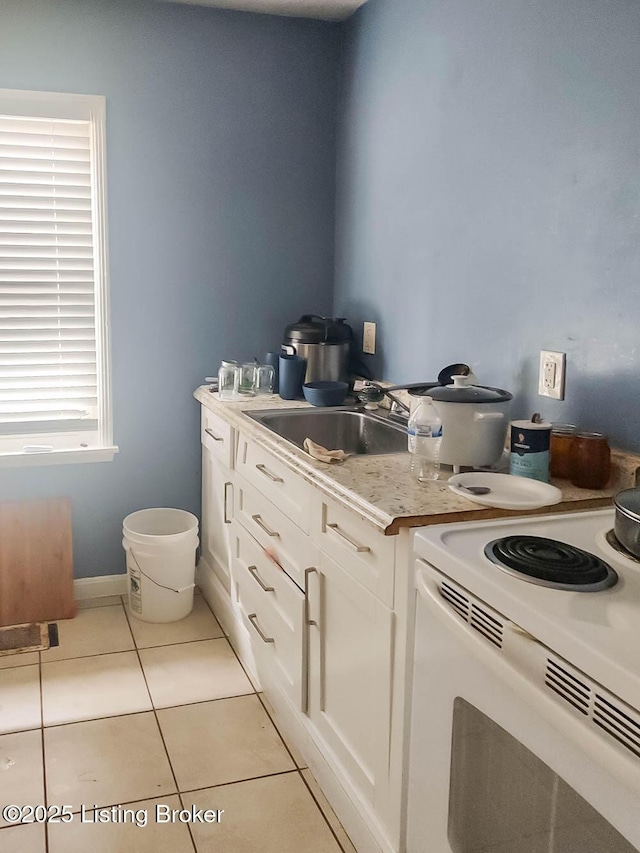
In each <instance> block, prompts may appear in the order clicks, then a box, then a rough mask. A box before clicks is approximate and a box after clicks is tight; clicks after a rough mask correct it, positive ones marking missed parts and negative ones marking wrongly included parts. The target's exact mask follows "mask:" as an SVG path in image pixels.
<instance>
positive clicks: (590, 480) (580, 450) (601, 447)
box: [571, 432, 611, 489]
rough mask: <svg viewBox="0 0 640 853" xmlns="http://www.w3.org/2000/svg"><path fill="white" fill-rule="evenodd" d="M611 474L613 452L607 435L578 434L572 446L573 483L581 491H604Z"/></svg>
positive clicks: (594, 433) (593, 433)
mask: <svg viewBox="0 0 640 853" xmlns="http://www.w3.org/2000/svg"><path fill="white" fill-rule="evenodd" d="M610 474H611V450H610V448H609V442H608V441H607V437H606V435H603V434H602V433H600V432H577V433H576V434H575V435H574V437H573V442H572V444H571V482H572V483H573V485H574V486H579V487H580V488H581V489H604V487H605V486H606V485H607V482H608V481H609V475H610Z"/></svg>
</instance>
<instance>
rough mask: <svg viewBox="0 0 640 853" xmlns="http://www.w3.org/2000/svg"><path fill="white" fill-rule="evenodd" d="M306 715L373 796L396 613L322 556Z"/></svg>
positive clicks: (312, 585)
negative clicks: (307, 712)
mask: <svg viewBox="0 0 640 853" xmlns="http://www.w3.org/2000/svg"><path fill="white" fill-rule="evenodd" d="M307 629H308V631H309V633H308V644H309V645H308V653H309V716H310V720H311V724H312V727H313V728H314V729H315V732H316V735H317V737H318V739H319V740H321V741H322V743H321V746H322V747H323V748H324V749H323V751H324V752H325V755H327V757H328V759H329V760H330V761H331V759H332V757H333V759H334V760H335V761H336V762H337V763H338V765H340V766H341V768H342V770H343V771H344V772H346V774H347V775H348V776H349V777H350V778H351V780H352V781H353V783H354V786H355V787H356V788H357V789H358V791H359V792H360V793H361V794H362V795H363V796H364V797H365V798H366V799H368V800H369V801H370V802H372V803H374V802H375V800H376V794H379V793H380V790H381V789H384V787H385V785H386V780H387V778H388V768H389V726H390V706H391V660H392V633H393V613H392V612H391V611H390V610H389V608H388V607H386V606H385V605H384V604H383V603H382V602H381V601H380V600H379V599H377V598H376V597H375V596H374V595H372V593H370V592H369V591H368V590H367V589H365V588H364V587H363V586H362V585H361V584H359V583H358V582H357V581H356V580H354V578H353V577H352V576H351V575H350V574H348V573H347V572H345V571H344V570H343V569H342V568H341V567H340V566H339V565H338V564H337V563H336V562H334V561H333V560H332V559H331V558H330V557H327V555H326V554H321V556H320V568H319V571H318V572H317V573H315V574H313V575H311V576H310V578H309V589H308V605H307Z"/></svg>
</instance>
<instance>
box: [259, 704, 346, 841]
mask: <svg viewBox="0 0 640 853" xmlns="http://www.w3.org/2000/svg"><path fill="white" fill-rule="evenodd" d="M258 699H259V700H260V702H261V704H262V707H263V708H264V710H265V713H266V715H267V716H268V717H269V719H270V720H271V724H272V725H273V727H274V729H275V730H276V732H277V733H278V735H279V737H280V740H281V741H282V743H283V744H284V748H285V749H286V750H287V752H288V754H289V756H290V758H291V760H292V761H293V765H294V769H295V770H296V771H297V772H298V774H299V776H300V778H301V779H302V782H303V784H304V786H305V788H306V789H307V790H308V791H309V793H310V795H311V798H312V799H313V802H314V803H315V804H316V807H317V809H318V811H319V812H320V814H321V815H322V817H323V819H324V821H325V823H326V824H327V826H328V827H329V830H330V831H331V834H332V835H333V837H334V838H335V840H336V844H337V845H338V847H339V848H340V850H341V851H342V853H344V848H343V846H342V844H340V839H339V838H338V836H337V835H336V833H335V831H334V829H333V827H332V826H331V824H330V822H329V819H328V818H327V816H326V815H325V813H324V809H323V808H322V806H321V805H320V803H319V802H318V800H317V799H316V796H315V794H314V793H313V790H312V789H311V786H310V785H309V784H308V782H307V780H306V779H305V778H304V774H303V772H302V771H303V770H306V771H307V772H308V773H311V771H310V770H309V767H308V766H307V767H298V762H297V761H296V759H295V757H294V755H293V753H292V751H291V750H290V749H289V745H288V744H287V742H286V740H285V739H284V735H283V734H282V732H281V731H280V729H279V727H278V724H277V722H276V720H275V719H274V718H273V716H272V714H271V711H270V710H269V707H268V705H267V702H266V699H264V698H263V696H262V694H261V693H258ZM311 775H312V776H313V773H311ZM313 778H314V780H315V776H314V777H313ZM316 784H318V782H317V780H316ZM320 790H322V789H320ZM327 802H328V801H327ZM329 806H330V807H331V803H329ZM336 820H338V821H339V818H338V816H337V815H336ZM340 825H341V826H342V824H341V823H340ZM343 829H344V827H343ZM345 834H346V830H345ZM348 837H349V836H347V838H348Z"/></svg>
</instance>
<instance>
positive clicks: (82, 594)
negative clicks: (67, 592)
mask: <svg viewBox="0 0 640 853" xmlns="http://www.w3.org/2000/svg"><path fill="white" fill-rule="evenodd" d="M128 592H129V585H128V583H127V575H126V574H122V575H100V576H99V577H97V578H76V579H75V580H74V582H73V594H74V596H75V599H76V601H82V600H84V599H86V598H102V597H103V596H106V595H126V594H127V593H128Z"/></svg>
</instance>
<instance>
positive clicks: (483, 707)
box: [407, 560, 640, 853]
mask: <svg viewBox="0 0 640 853" xmlns="http://www.w3.org/2000/svg"><path fill="white" fill-rule="evenodd" d="M415 578H416V580H415V585H416V628H415V646H414V675H413V688H412V690H413V698H412V717H411V737H410V764H409V781H408V823H407V827H408V829H407V851H408V853H632V851H637V850H640V758H639V757H638V754H634V752H633V750H631V749H630V748H629V746H628V744H627V745H621V744H620V743H618V741H617V740H616V739H614V737H612V736H610V735H609V734H607V733H605V732H603V731H602V729H601V728H600V727H599V726H598V725H597V724H594V722H593V719H592V717H590V716H589V715H588V713H587V712H584V711H583V710H577V708H576V707H574V706H575V705H579V704H580V701H579V698H578V697H579V689H580V688H579V686H578V685H579V683H580V682H579V679H577V678H575V684H574V676H576V675H579V673H578V671H577V670H575V669H574V668H572V667H571V665H570V664H568V663H567V662H566V661H563V659H562V658H559V657H557V656H555V654H554V653H553V652H552V651H550V650H549V649H547V648H546V647H544V646H542V644H540V643H539V642H538V641H536V640H535V639H534V638H533V637H531V635H529V634H527V633H526V632H525V631H523V630H522V629H520V628H518V626H516V625H514V624H513V623H511V622H509V621H508V620H507V619H505V618H504V617H503V616H502V615H501V614H498V613H496V612H495V611H493V610H492V609H491V608H490V607H488V606H487V605H485V604H484V603H483V602H480V601H479V600H478V599H475V598H474V597H473V596H471V595H470V594H469V593H467V592H466V590H464V589H463V588H461V587H459V586H458V585H456V584H455V583H453V582H451V581H450V580H449V579H448V578H446V577H445V576H444V575H442V574H440V573H439V572H437V571H436V570H435V569H433V568H432V567H431V566H429V565H428V564H427V563H425V562H423V561H421V560H419V561H417V564H416V574H415ZM550 668H551V669H550ZM555 673H558V674H557V675H556V674H555ZM554 679H555V680H556V681H557V683H558V685H560V686H559V687H557V685H556V686H555V687H552V688H551V689H550V687H549V685H548V684H547V683H546V682H548V681H551V683H552V684H553V682H554ZM557 690H558V691H559V692H557ZM604 693H606V691H604ZM563 694H566V695H563ZM629 722H630V723H631V722H633V720H632V719H631V718H629ZM636 724H637V723H636ZM638 734H639V735H640V728H639V729H638ZM625 737H626V735H625Z"/></svg>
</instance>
